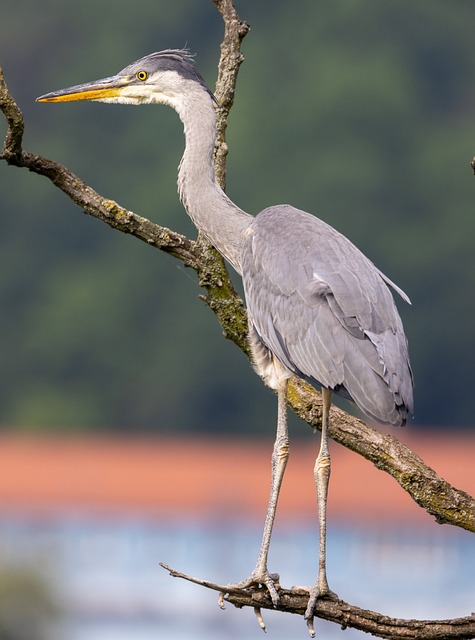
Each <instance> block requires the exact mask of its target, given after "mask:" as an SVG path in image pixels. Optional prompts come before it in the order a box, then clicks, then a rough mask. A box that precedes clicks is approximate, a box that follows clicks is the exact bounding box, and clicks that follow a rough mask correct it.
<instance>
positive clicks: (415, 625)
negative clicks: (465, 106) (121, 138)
mask: <svg viewBox="0 0 475 640" xmlns="http://www.w3.org/2000/svg"><path fill="white" fill-rule="evenodd" d="M213 2H214V4H215V5H216V7H217V9H218V10H219V11H220V13H221V15H222V16H223V20H224V24H225V34H224V39H223V43H222V45H221V58H220V62H219V73H218V80H217V84H216V97H217V100H218V102H219V103H220V105H221V108H219V109H218V113H217V118H218V137H217V142H216V149H215V168H216V173H217V175H218V178H219V180H220V183H221V184H222V185H223V187H224V184H225V178H226V169H225V166H226V154H227V145H226V140H225V131H226V124H227V117H228V114H229V110H230V109H231V107H232V104H233V99H234V92H235V87H236V80H237V74H238V70H239V66H240V64H241V62H242V60H243V56H242V53H241V42H242V39H243V38H244V37H245V35H246V34H247V32H248V31H249V26H248V25H247V24H246V23H245V22H242V21H241V20H240V19H239V16H238V15H237V13H236V10H235V8H234V6H233V3H232V0H213ZM0 108H1V110H2V112H3V114H4V116H5V118H6V121H7V126H8V130H7V135H6V138H5V143H4V147H3V150H2V152H1V153H0V160H4V161H6V162H7V163H8V164H9V165H13V166H17V167H22V168H26V169H28V170H30V171H33V172H35V173H38V174H40V175H43V176H45V177H47V178H49V179H50V180H51V181H52V182H53V184H54V185H55V186H57V187H58V188H59V189H61V190H62V191H63V192H64V193H66V194H67V195H68V196H69V197H70V198H71V199H72V200H73V201H74V202H75V203H76V204H78V205H79V207H81V208H82V210H83V211H84V212H85V213H87V214H88V215H91V216H93V217H95V218H97V219H99V220H101V221H103V222H105V223H106V224H108V225H109V226H110V227H112V228H114V229H118V230H119V231H122V232H124V233H128V234H130V235H132V236H135V237H136V238H139V239H140V240H142V241H143V242H146V243H147V244H148V245H151V246H153V247H155V248H157V249H161V250H162V251H165V252H166V253H169V254H170V255H172V256H174V257H176V258H178V259H179V260H181V261H182V262H183V263H184V264H185V265H186V266H188V267H190V268H192V269H194V271H195V272H196V273H197V275H198V280H199V284H200V286H201V287H203V288H204V289H205V292H206V295H204V296H202V298H203V299H204V300H205V302H206V303H207V304H208V305H209V306H210V308H211V309H212V311H213V312H214V313H215V314H216V316H217V318H218V321H219V322H220V324H221V327H222V328H223V333H224V335H225V336H226V337H227V338H229V339H231V340H233V341H234V342H235V343H236V344H237V345H238V346H239V347H240V348H241V349H242V350H243V351H244V352H245V353H246V354H247V355H248V356H249V348H248V343H247V319H246V312H245V308H244V304H243V302H242V300H241V299H240V298H239V296H238V295H237V293H236V292H235V290H234V288H233V285H232V283H231V281H230V279H229V276H228V273H227V270H226V267H225V264H224V261H223V259H222V257H221V256H220V255H219V254H218V253H217V252H216V250H215V249H214V248H213V247H211V246H210V245H209V244H208V243H207V242H206V241H205V240H204V239H203V238H198V240H196V241H195V240H190V239H189V238H187V237H185V236H183V235H181V234H179V233H177V232H175V231H172V230H170V229H167V228H166V227H162V226H160V225H158V224H155V223H153V222H151V221H150V220H147V219H146V218H144V217H142V216H140V215H138V214H136V213H134V212H132V211H129V210H127V209H125V208H123V207H121V206H120V205H119V204H117V203H116V202H114V201H112V200H109V199H106V198H104V197H103V196H101V195H100V194H98V193H97V192H96V191H94V190H93V189H92V188H91V187H90V186H89V185H87V184H86V183H85V182H83V181H82V180H81V179H80V178H78V177H77V176H76V175H74V174H73V173H72V172H71V171H69V169H67V168H66V167H64V166H62V165H61V164H59V163H57V162H54V161H53V160H49V159H47V158H44V157H42V156H39V155H35V154H33V153H30V152H29V151H26V150H24V149H23V148H22V137H23V131H24V122H23V116H22V114H21V111H20V109H19V108H18V106H17V105H16V103H15V101H14V100H13V98H12V96H11V95H10V94H9V92H8V89H7V86H6V84H5V81H4V78H3V74H2V72H1V69H0ZM289 405H290V406H291V408H292V409H293V410H294V411H295V413H296V414H297V415H299V416H300V417H301V418H302V419H303V420H305V421H306V422H307V423H308V424H309V425H310V426H311V427H312V428H316V429H320V428H321V396H320V394H319V393H318V392H316V391H315V390H314V389H313V388H312V387H310V386H309V385H308V384H306V383H305V382H304V381H302V380H300V379H297V378H294V379H293V380H292V382H291V385H290V388H289ZM330 425H331V426H330V436H331V437H332V439H334V440H335V441H337V442H339V443H341V444H343V445H344V446H346V447H348V448H350V449H352V450H353V451H355V452H356V453H358V454H360V455H362V456H363V457H365V458H366V459H367V460H370V461H371V462H372V463H373V464H374V465H375V466H376V467H377V468H378V469H381V470H383V471H385V472H386V473H389V474H390V475H391V476H393V478H394V479H395V480H396V481H397V482H398V483H399V484H400V486H401V487H402V488H403V489H404V490H405V491H407V492H408V493H409V495H411V497H412V498H413V499H414V500H415V501H416V502H417V504H419V505H420V506H421V507H422V508H423V509H425V510H426V511H427V512H428V513H430V514H431V515H433V516H434V517H435V519H436V520H437V522H440V523H446V524H452V525H455V526H459V527H462V528H464V529H467V530H469V531H473V532H475V500H474V499H473V498H472V497H471V496H469V495H468V494H467V493H465V492H463V491H460V490H458V489H456V488H454V487H452V486H451V485H450V484H448V483H447V482H446V481H445V480H443V479H442V478H441V477H440V476H438V475H437V474H436V473H435V471H433V470H432V469H430V468H429V467H428V466H427V465H425V464H424V462H423V461H422V460H421V459H420V458H419V457H418V456H417V455H416V454H415V453H414V452H412V451H411V450H410V449H408V448H407V447H406V446H405V445H403V444H402V443H400V442H399V441H398V440H397V439H396V438H395V437H393V436H390V435H385V434H382V433H381V432H380V431H378V430H376V429H373V428H371V427H370V426H368V425H366V424H365V423H363V422H362V421H361V420H358V419H357V418H354V417H353V416H351V415H349V414H347V413H345V412H344V411H341V410H340V409H338V408H336V407H333V408H332V414H331V421H330ZM169 570H170V571H171V572H172V574H173V575H179V577H182V578H186V579H190V578H189V577H188V576H185V575H184V574H178V572H174V571H173V570H171V569H169ZM191 580H192V581H194V582H197V583H199V584H202V585H203V586H207V587H209V588H212V589H217V590H219V591H220V590H224V591H225V587H223V586H219V585H213V584H212V583H206V582H205V581H198V580H197V579H191ZM280 593H281V596H282V597H281V603H280V604H279V607H278V609H279V610H282V611H288V612H292V613H298V614H302V612H303V610H304V609H305V607H306V599H307V596H306V595H305V592H302V591H298V590H295V589H294V590H281V592H280ZM225 599H226V600H227V601H228V602H231V603H233V604H235V605H236V606H240V607H242V606H252V607H254V608H257V609H260V608H261V607H262V608H266V607H269V608H271V607H272V605H271V603H270V600H269V598H268V597H267V593H266V592H265V591H261V590H260V589H257V590H255V591H249V590H247V591H246V590H245V591H240V592H239V593H234V592H233V593H229V594H228V595H227V596H226V597H225ZM316 615H317V616H320V617H324V618H326V619H328V620H333V621H335V622H337V623H338V624H341V625H343V626H353V627H355V628H358V629H362V630H364V631H368V632H370V633H373V634H376V635H379V636H381V637H384V638H413V637H417V638H429V637H430V638H433V637H440V638H473V637H475V628H474V627H475V623H474V619H473V616H469V617H467V618H460V619H457V620H451V621H433V622H428V621H405V620H394V619H391V618H386V617H385V616H381V614H378V613H374V612H367V611H364V610H362V609H358V608H357V607H354V606H352V605H349V604H347V603H345V602H343V601H338V600H321V601H320V602H319V604H318V607H317V611H316Z"/></svg>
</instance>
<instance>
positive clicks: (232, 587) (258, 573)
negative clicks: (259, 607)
mask: <svg viewBox="0 0 475 640" xmlns="http://www.w3.org/2000/svg"><path fill="white" fill-rule="evenodd" d="M279 580H280V576H279V574H278V573H269V571H268V570H267V569H257V568H256V569H254V571H253V572H252V573H251V575H250V576H249V578H247V579H246V580H243V581H242V582H236V583H235V584H228V585H227V587H226V589H229V591H241V590H243V591H244V590H248V589H251V590H252V589H255V590H256V589H259V587H260V586H263V587H266V588H267V591H268V592H269V595H270V597H271V600H272V604H273V605H274V607H275V606H277V604H278V602H279V594H278V593H277V591H278V589H280V584H279ZM226 592H227V591H226ZM222 595H224V594H222Z"/></svg>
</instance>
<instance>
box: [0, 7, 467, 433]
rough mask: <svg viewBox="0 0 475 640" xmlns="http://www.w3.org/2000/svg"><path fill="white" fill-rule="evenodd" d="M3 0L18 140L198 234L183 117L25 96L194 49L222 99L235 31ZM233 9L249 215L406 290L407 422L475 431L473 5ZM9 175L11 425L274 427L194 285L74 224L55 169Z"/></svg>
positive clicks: (269, 410)
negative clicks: (313, 224)
mask: <svg viewBox="0 0 475 640" xmlns="http://www.w3.org/2000/svg"><path fill="white" fill-rule="evenodd" d="M7 4H8V11H4V12H2V20H1V21H0V65H1V66H2V67H3V69H4V72H5V75H6V79H7V82H8V84H9V87H10V89H11V91H12V93H13V94H14V96H15V98H16V99H17V101H18V103H19V105H20V107H21V108H22V110H23V112H24V115H25V119H26V125H27V129H26V135H25V146H26V147H27V148H28V149H29V150H31V151H34V152H37V153H41V154H42V155H46V156H49V157H52V158H54V159H55V160H58V161H60V162H63V163H64V164H66V165H67V166H68V167H69V168H71V169H72V170H73V171H75V172H76V173H78V174H79V175H80V176H81V177H82V178H83V179H84V180H86V181H87V182H89V183H90V184H91V185H92V186H93V187H94V188H96V189H97V190H98V191H99V192H100V193H102V194H103V195H105V196H106V197H110V198H113V199H115V200H117V201H118V202H120V203H121V204H122V205H124V206H126V207H128V208H130V209H132V210H134V211H136V212H137V213H139V214H141V215H145V216H147V217H149V218H150V219H152V220H155V221H157V222H160V223H161V224H164V225H166V226H170V227H172V228H175V229H177V230H179V231H181V232H184V233H186V234H188V235H192V236H194V234H195V232H194V229H193V228H192V226H191V223H190V222H189V221H188V219H187V217H186V215H185V213H184V211H183V209H182V207H181V205H180V204H179V202H178V198H177V195H176V167H177V165H178V162H179V160H180V156H181V153H182V150H183V135H182V130H181V124H180V122H179V120H178V118H177V117H176V115H175V114H174V113H173V112H172V111H171V110H170V109H167V108H160V107H156V106H149V107H141V108H140V109H133V108H130V107H126V106H109V105H101V104H93V103H91V104H87V103H71V104H65V105H44V104H41V105H40V104H38V103H35V102H34V99H35V97H36V96H37V95H40V94H42V93H45V92H47V91H50V90H53V89H57V88H60V87H65V86H68V85H71V84H77V83H79V82H83V81H87V80H92V79H95V78H99V77H103V76H106V75H110V74H112V73H115V72H116V71H118V70H119V69H121V68H122V67H124V66H125V65H127V64H128V63H130V62H131V61H133V60H134V59H137V58H139V57H141V56H142V55H145V54H146V53H150V52H152V51H155V50H159V49H163V48H166V47H182V46H185V45H188V46H189V48H190V49H191V50H192V51H194V52H196V53H197V62H198V65H199V67H200V69H201V70H202V72H203V73H204V75H205V77H206V79H207V81H208V83H209V84H210V86H211V87H212V86H213V84H214V79H215V76H216V71H215V69H216V63H217V60H218V57H219V43H220V40H221V35H222V23H221V19H220V16H219V14H218V13H217V11H216V10H215V8H214V6H213V5H212V3H211V0H210V1H209V2H193V1H192V0H177V1H175V2H167V1H166V0H159V1H157V2H154V3H150V2H148V1H145V0H136V1H135V2H134V3H124V2H121V1H120V0H117V1H116V2H111V1H110V0H104V1H102V2H92V1H91V0H89V1H85V2H82V3H80V4H65V3H62V2H59V1H58V0H43V2H41V3H37V2H34V1H33V0H16V1H15V2H12V1H11V0H10V1H9V2H8V3H7ZM237 8H238V11H239V12H240V15H241V17H242V18H243V19H246V20H248V21H249V22H250V23H251V26H252V30H251V32H250V34H249V35H248V37H247V38H246V40H245V42H244V47H243V49H244V53H245V56H246V61H245V63H244V65H243V67H242V68H241V72H240V76H239V82H238V91H237V98H236V103H235V107H234V110H233V112H232V114H231V117H230V122H229V128H228V141H229V146H230V156H229V163H228V192H229V194H230V196H231V197H232V198H233V199H234V200H235V201H236V202H238V203H239V204H240V206H242V207H243V208H245V209H247V210H248V211H250V212H251V213H257V212H258V211H259V210H260V209H262V208H264V207H266V206H268V205H271V204H276V203H279V202H291V203H292V204H294V205H296V206H298V207H300V208H303V209H306V210H308V211H311V212H313V213H315V214H316V215H318V216H320V217H322V218H323V219H325V220H326V221H327V222H329V223H330V224H333V225H334V226H335V227H337V228H338V229H339V230H340V231H342V232H343V233H345V234H346V235H347V236H348V237H349V238H350V239H352V240H353V241H354V242H355V243H356V244H357V245H358V246H359V247H360V248H361V249H362V250H363V251H364V252H365V253H367V255H368V256H369V257H371V258H372V259H373V260H374V262H375V263H376V264H377V265H378V266H379V267H380V268H381V269H382V270H383V271H384V272H385V273H387V275H388V276H389V277H391V278H392V279H394V280H395V281H396V282H397V283H398V284H399V285H400V286H401V287H402V288H404V289H405V290H406V291H407V293H408V294H409V295H410V297H411V299H412V301H413V306H412V307H408V306H405V305H404V304H401V305H399V306H400V309H401V314H402V317H403V320H404V324H405V327H406V333H407V335H408V337H409V341H410V351H411V357H412V362H413V366H414V370H415V376H416V394H415V396H416V397H415V399H416V419H415V423H416V424H417V425H422V426H424V425H426V426H428V425H430V426H442V425H454V426H465V427H468V426H470V425H472V424H473V422H474V421H473V417H472V411H473V410H472V397H471V393H465V391H466V389H468V390H470V389H471V388H472V387H473V383H474V382H475V381H474V376H473V373H472V357H473V353H475V332H474V330H473V327H472V323H471V320H472V317H473V316H474V306H475V296H473V295H472V291H473V288H474V282H475V257H474V254H473V249H472V245H473V240H472V239H473V236H474V233H475V220H474V216H473V211H474V195H475V193H474V192H475V179H474V178H473V176H472V175H471V171H470V167H469V163H470V160H471V158H472V156H473V155H474V152H475V117H474V103H475V83H474V76H475V59H474V57H473V29H474V25H475V4H474V3H473V1H472V0H455V1H454V2H451V3H447V2H444V1H442V0H418V2H413V1H412V0H397V1H396V0H384V1H383V2H381V1H380V0H359V1H358V2H355V1H354V0H331V1H330V0H319V1H318V2H315V1H314V0H312V1H310V0H301V1H300V2H298V3H289V2H284V1H283V0H281V1H277V2H276V1H274V2H272V3H271V2H268V1H267V2H266V1H262V2H258V3H256V2H251V1H250V0H242V1H239V0H237ZM0 127H2V130H4V123H3V122H2V125H0ZM0 185H1V187H0V215H1V219H2V233H1V235H0V243H1V249H0V301H1V307H2V314H1V318H0V332H1V334H0V335H1V338H0V353H1V361H2V367H1V369H0V423H1V424H3V425H6V426H10V427H14V428H17V429H44V428H58V429H68V428H69V429H116V430H117V429H119V430H123V431H128V430H135V431H137V430H139V431H156V432H160V433H165V432H175V431H177V430H181V431H191V430H195V429H196V430H207V431H215V432H226V431H231V430H232V431H235V432H237V431H240V432H243V433H244V432H248V433H253V432H262V431H267V432H269V433H271V432H272V430H273V424H274V414H275V401H274V398H273V395H272V393H271V392H270V391H268V390H264V387H263V384H262V383H261V381H260V380H259V379H258V378H257V376H255V375H254V374H253V373H252V371H251V368H250V366H249V364H248V363H247V361H246V360H245V358H244V356H243V355H242V354H240V353H239V352H238V350H237V349H236V348H235V347H234V346H233V345H231V344H229V343H227V342H226V341H225V340H223V339H222V337H221V335H220V329H219V326H218V325H217V323H216V322H215V320H214V318H213V317H212V314H211V313H210V312H209V310H208V309H207V308H206V307H205V305H204V304H203V303H202V302H201V301H200V300H199V299H198V295H199V290H198V288H197V286H196V281H195V278H194V276H193V274H192V273H190V272H189V271H187V270H185V269H184V268H183V267H182V266H181V264H179V263H178V262H176V261H174V260H173V259H171V258H169V257H167V256H165V255H163V254H161V253H159V252H156V251H153V250H151V249H150V248H149V247H146V246H145V245H142V244H141V243H139V242H137V241H135V240H134V239H132V238H130V237H126V236H122V235H121V234H120V233H116V232H114V231H112V230H110V229H108V228H106V227H105V226H104V225H102V224H100V223H98V222H97V221H95V220H92V219H90V218H88V217H86V216H84V215H82V214H81V212H80V210H78V209H77V208H75V207H74V206H73V205H72V204H71V203H70V202H69V201H68V200H67V198H66V197H65V196H64V195H63V194H62V193H60V192H59V191H57V190H56V189H55V188H54V187H53V186H52V185H51V184H49V183H48V182H47V180H45V179H41V178H39V177H38V176H34V175H32V174H29V173H27V172H26V171H24V170H22V171H19V170H17V169H15V168H11V167H7V166H5V164H4V163H2V164H1V165H0ZM462 382H463V384H462ZM299 432H302V433H303V432H304V430H303V429H300V430H299Z"/></svg>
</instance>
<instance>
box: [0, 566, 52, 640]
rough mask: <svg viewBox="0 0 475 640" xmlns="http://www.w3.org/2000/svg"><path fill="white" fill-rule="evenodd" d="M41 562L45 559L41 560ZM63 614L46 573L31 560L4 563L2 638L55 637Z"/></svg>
mask: <svg viewBox="0 0 475 640" xmlns="http://www.w3.org/2000/svg"><path fill="white" fill-rule="evenodd" d="M39 564H41V562H40V563H39ZM61 614H62V610H61V606H60V604H59V599H58V597H57V595H56V594H54V593H53V589H52V588H51V584H50V580H49V578H48V576H47V574H46V573H42V571H41V570H40V569H39V568H38V561H37V563H36V565H35V566H33V565H31V566H30V565H28V564H27V563H25V564H22V565H19V564H15V563H11V562H6V561H5V560H4V559H2V560H1V562H0V638H1V639H2V640H52V638H54V637H57V635H56V632H55V631H54V628H55V627H56V626H57V625H58V622H59V620H60V616H61Z"/></svg>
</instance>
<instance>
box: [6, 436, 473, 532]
mask: <svg viewBox="0 0 475 640" xmlns="http://www.w3.org/2000/svg"><path fill="white" fill-rule="evenodd" d="M398 435H399V434H398ZM402 439H403V440H404V442H405V443H406V444H408V445H409V446H410V447H411V448H413V449H414V450H415V451H416V452H417V453H418V454H419V455H420V456H421V457H422V458H423V459H424V461H425V462H426V463H427V464H428V465H429V466H430V467H432V468H433V469H435V470H436V471H437V472H438V473H439V474H440V475H441V476H442V477H444V478H445V479H446V480H448V481H449V482H450V483H451V484H453V485H454V486H456V487H457V488H459V489H463V490H464V491H467V492H468V493H471V494H472V495H474V494H475V471H474V453H475V435H470V434H457V433H453V432H452V433H446V435H444V434H440V433H438V434H436V435H435V434H434V433H432V432H427V434H418V435H417V436H415V435H411V434H410V433H408V432H407V431H406V432H405V433H404V435H403V436H402ZM318 444H319V437H318V436H316V437H315V440H314V441H313V440H305V441H303V442H302V441H299V440H297V441H294V442H293V443H292V439H291V450H290V458H289V463H288V466H287V471H286V475H285V478H284V483H283V487H282V492H281V499H280V503H279V508H278V514H279V518H281V517H289V518H312V519H314V518H315V511H316V507H315V488H314V484H313V465H314V459H315V455H316V453H317V448H318ZM272 445H273V442H272V438H269V439H268V440H266V441H263V440H257V441H255V440H252V441H249V440H239V439H229V438H218V437H212V438H211V437H203V438H198V437H195V436H193V437H187V438H168V437H167V438H162V437H156V438H141V437H138V438H117V437H111V438H109V437H91V436H61V437H57V436H55V437H53V436H35V437H33V436H18V435H8V434H3V435H1V436H0V509H2V510H5V509H8V510H11V509H13V510H28V511H35V512H37V513H42V514H49V513H56V512H58V511H62V510H84V511H88V512H91V511H92V512H101V513H102V512H108V511H141V512H147V513H150V514H156V515H160V514H179V513H183V512H185V513H189V514H192V515H197V516H213V517H218V518H222V519H226V518H228V517H229V518H231V517H233V516H235V515H236V514H238V515H239V516H241V517H249V518H254V517H257V518H260V519H263V517H264V513H265V509H266V505H267V499H268V494H269V483H270V468H271V466H270V456H271V452H272ZM331 452H332V477H331V480H330V490H329V517H332V518H335V519H336V518H341V519H344V518H347V517H348V518H352V519H360V520H362V519H364V520H374V519H377V520H378V521H379V522H380V523H381V524H384V523H385V522H387V523H388V524H391V523H393V522H394V521H395V520H398V521H400V520H401V519H403V520H417V521H418V522H419V523H424V522H433V519H432V518H431V517H430V516H429V515H428V514H426V513H425V512H423V511H422V510H421V509H420V508H419V507H418V506H417V505H416V504H415V503H414V502H413V501H412V499H411V498H410V497H409V496H408V495H407V494H406V493H405V492H403V491H402V489H401V488H400V487H399V485H397V483H396V482H395V481H394V480H393V479H392V478H390V477H389V476H388V475H387V474H385V473H383V472H381V471H378V470H377V469H376V468H375V467H374V466H373V465H372V464H371V463H369V462H367V461H366V460H363V459H362V458H361V457H360V456H358V455H356V454H354V453H352V452H351V451H348V450H346V449H344V448H343V447H341V446H340V445H338V444H336V443H334V442H332V443H331Z"/></svg>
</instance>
